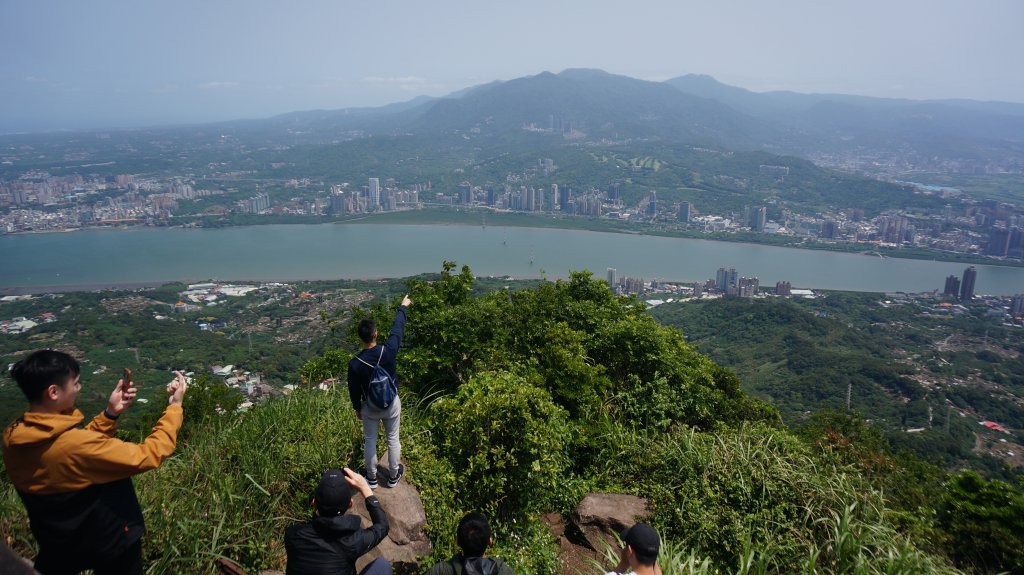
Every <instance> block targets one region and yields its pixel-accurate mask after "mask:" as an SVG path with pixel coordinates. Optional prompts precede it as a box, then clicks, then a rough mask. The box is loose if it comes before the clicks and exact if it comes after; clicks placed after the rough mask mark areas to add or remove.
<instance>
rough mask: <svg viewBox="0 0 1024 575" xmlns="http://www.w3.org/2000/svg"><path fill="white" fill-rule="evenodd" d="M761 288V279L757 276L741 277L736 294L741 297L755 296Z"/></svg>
mask: <svg viewBox="0 0 1024 575" xmlns="http://www.w3.org/2000/svg"><path fill="white" fill-rule="evenodd" d="M760 288H761V281H760V280H759V279H757V278H740V279H739V281H738V282H737V283H736V291H737V293H736V295H738V296H740V297H754V296H756V295H757V292H758V290H760Z"/></svg>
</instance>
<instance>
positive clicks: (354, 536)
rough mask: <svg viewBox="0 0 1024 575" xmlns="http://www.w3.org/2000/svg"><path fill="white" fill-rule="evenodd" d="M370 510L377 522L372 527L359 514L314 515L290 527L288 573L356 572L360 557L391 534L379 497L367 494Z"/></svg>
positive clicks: (327, 574)
mask: <svg viewBox="0 0 1024 575" xmlns="http://www.w3.org/2000/svg"><path fill="white" fill-rule="evenodd" d="M366 510H367V511H368V512H369V513H370V520H371V521H372V522H373V525H371V526H370V527H369V528H368V529H360V528H359V516H358V515H355V514H346V515H336V516H334V517H313V518H312V519H311V520H309V521H308V522H306V523H300V524H298V525H292V526H291V527H289V528H288V530H287V531H285V534H284V546H285V549H286V550H287V551H288V569H287V571H286V573H287V575H355V573H356V559H358V558H359V557H360V556H362V555H363V554H365V553H366V552H367V551H369V550H370V549H373V548H374V547H376V546H377V544H378V543H380V542H381V541H382V540H383V539H384V538H385V537H387V535H388V517H387V515H385V513H384V510H383V509H381V507H380V502H379V501H377V498H376V497H374V496H372V495H371V496H370V497H367V498H366Z"/></svg>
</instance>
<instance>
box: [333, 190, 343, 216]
mask: <svg viewBox="0 0 1024 575" xmlns="http://www.w3.org/2000/svg"><path fill="white" fill-rule="evenodd" d="M344 213H345V196H344V195H342V194H331V214H332V215H335V216H339V215H341V214H344Z"/></svg>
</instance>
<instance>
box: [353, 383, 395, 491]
mask: <svg viewBox="0 0 1024 575" xmlns="http://www.w3.org/2000/svg"><path fill="white" fill-rule="evenodd" d="M362 413H363V436H364V437H366V443H365V444H364V445H363V457H364V458H365V460H366V478H367V479H376V478H377V433H379V431H380V424H381V423H383V424H384V437H385V439H387V442H388V472H389V473H390V477H388V478H386V479H390V478H391V477H394V476H396V475H398V461H399V459H400V458H401V457H402V444H401V443H400V442H399V441H398V428H399V423H400V421H401V419H402V399H401V398H400V397H397V396H396V397H395V401H394V403H392V404H391V406H390V407H388V408H387V409H377V407H376V406H374V405H371V404H370V403H369V402H367V401H364V402H363V412H362Z"/></svg>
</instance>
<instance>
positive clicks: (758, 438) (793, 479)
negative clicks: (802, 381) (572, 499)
mask: <svg viewBox="0 0 1024 575" xmlns="http://www.w3.org/2000/svg"><path fill="white" fill-rule="evenodd" d="M605 442H606V443H605V445H606V447H605V455H604V458H605V459H606V460H608V461H631V462H634V467H633V469H630V468H629V467H624V466H621V465H610V466H608V467H607V469H606V471H605V472H604V476H603V477H602V480H603V481H604V482H606V483H608V484H609V485H615V484H618V485H619V486H621V488H622V489H625V490H628V491H631V492H633V493H636V494H638V495H643V496H645V497H648V498H649V499H650V500H651V502H652V505H653V507H654V510H655V515H654V521H655V523H656V524H657V525H658V526H659V527H660V528H661V530H662V533H663V534H664V535H666V538H667V539H668V540H669V541H674V542H676V544H677V545H678V546H679V547H678V549H682V550H685V551H680V552H679V553H676V554H670V557H674V559H673V562H674V563H673V564H674V565H676V567H673V569H675V568H678V569H679V571H678V572H681V573H691V572H695V573H696V572H729V573H731V572H738V573H758V572H808V573H813V572H822V573H874V572H892V571H893V570H896V572H900V571H899V569H901V567H900V566H901V565H904V564H908V565H911V571H914V570H915V569H917V571H915V572H945V571H944V570H948V567H946V566H945V564H944V563H943V562H942V561H939V560H934V559H931V558H930V557H929V556H928V555H927V554H925V553H923V552H921V551H919V550H918V549H916V548H915V547H914V546H913V544H911V543H910V542H909V541H908V540H907V538H906V537H904V536H902V535H900V534H899V533H898V532H897V530H896V529H895V528H894V527H893V524H892V522H891V521H890V520H889V517H888V516H887V512H886V511H885V507H884V500H883V498H882V496H881V494H880V493H878V492H877V491H875V490H873V489H871V487H870V485H869V484H868V483H867V482H866V481H864V480H862V479H861V478H859V477H858V476H856V475H855V474H854V473H850V472H849V470H845V469H842V468H836V467H834V466H832V465H827V464H823V463H821V462H820V461H819V460H818V459H816V458H815V457H813V456H812V454H811V453H810V451H809V450H808V449H807V447H806V446H805V445H804V444H802V443H801V442H799V441H798V440H797V439H796V438H794V437H793V436H792V435H791V434H789V433H788V432H785V431H784V430H779V429H775V428H772V427H770V426H767V425H763V424H744V425H741V426H740V427H738V428H735V429H730V428H722V429H719V430H717V431H715V432H713V433H704V432H698V431H696V430H693V429H687V428H683V429H675V430H673V431H672V432H670V433H666V434H652V433H649V432H646V431H644V430H640V429H633V430H628V429H624V428H621V427H617V428H612V429H611V431H610V432H609V433H608V435H607V436H606V438H605ZM667 549H669V550H671V549H673V547H672V546H671V544H670V545H669V546H668V547H667ZM705 560H707V561H705ZM880 566H882V567H880ZM663 567H664V566H663ZM706 569H717V570H719V571H714V570H712V571H701V570H706ZM873 569H881V570H873Z"/></svg>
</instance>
